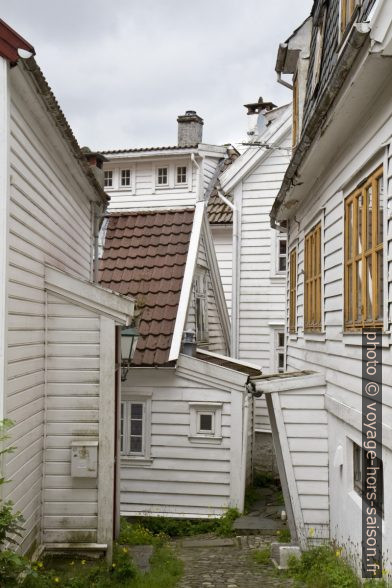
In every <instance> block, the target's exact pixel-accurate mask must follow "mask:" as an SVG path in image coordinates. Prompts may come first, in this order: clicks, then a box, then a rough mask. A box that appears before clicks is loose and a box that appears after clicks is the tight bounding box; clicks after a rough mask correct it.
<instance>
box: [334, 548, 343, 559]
mask: <svg viewBox="0 0 392 588" xmlns="http://www.w3.org/2000/svg"><path fill="white" fill-rule="evenodd" d="M335 555H336V557H340V556H341V555H342V550H341V549H337V550H336V551H335Z"/></svg>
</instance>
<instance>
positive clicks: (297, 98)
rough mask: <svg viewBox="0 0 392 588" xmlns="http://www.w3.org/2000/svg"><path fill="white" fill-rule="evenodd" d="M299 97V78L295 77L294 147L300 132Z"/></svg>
mask: <svg viewBox="0 0 392 588" xmlns="http://www.w3.org/2000/svg"><path fill="white" fill-rule="evenodd" d="M298 115H299V95H298V77H297V76H295V78H294V81H293V147H295V146H296V144H297V142H298V131H299V117H298Z"/></svg>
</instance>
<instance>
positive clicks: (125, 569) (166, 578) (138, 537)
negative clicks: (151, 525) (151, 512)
mask: <svg viewBox="0 0 392 588" xmlns="http://www.w3.org/2000/svg"><path fill="white" fill-rule="evenodd" d="M167 539H168V537H167V536H165V535H164V534H163V533H157V534H154V533H152V532H151V531H150V530H149V529H145V528H143V527H142V526H141V525H131V524H130V523H128V522H126V521H122V523H121V533H120V543H118V544H116V545H115V549H114V554H113V564H112V565H108V564H107V563H106V561H105V560H99V561H97V560H91V559H79V558H75V559H71V558H65V557H62V558H59V557H54V556H51V557H49V556H48V557H47V558H45V559H44V561H43V562H36V563H34V564H32V566H31V570H30V571H29V573H27V575H26V577H25V579H24V581H23V583H22V584H21V586H22V587H23V588H49V587H51V588H53V586H56V585H58V586H63V587H64V588H120V587H124V586H126V587H127V588H174V587H175V586H176V585H177V583H178V580H179V579H180V577H181V575H182V570H183V566H182V562H181V561H180V560H179V559H178V558H177V557H176V556H175V554H174V553H173V550H172V549H171V547H170V546H169V545H168V544H167ZM121 542H123V543H125V544H126V545H124V544H121ZM146 544H147V545H153V546H154V553H153V556H152V557H151V562H150V563H151V570H150V572H148V573H146V574H142V573H141V572H140V571H139V570H138V568H137V566H136V565H135V564H134V562H133V561H132V557H131V555H130V553H129V549H128V547H127V545H146ZM2 586H3V585H2ZM11 586H13V587H14V586H15V584H12V585H11V584H10V585H9V587H8V586H7V588H10V587H11ZM4 587H6V585H4Z"/></svg>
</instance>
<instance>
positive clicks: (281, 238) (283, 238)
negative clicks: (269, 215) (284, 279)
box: [275, 232, 288, 276]
mask: <svg viewBox="0 0 392 588" xmlns="http://www.w3.org/2000/svg"><path fill="white" fill-rule="evenodd" d="M281 241H286V256H285V259H286V267H285V269H283V270H282V269H280V268H279V261H280V259H282V256H281V255H280V243H281ZM275 245H276V248H275V273H276V275H279V276H285V275H286V272H287V246H288V242H287V233H280V232H277V233H276V239H275Z"/></svg>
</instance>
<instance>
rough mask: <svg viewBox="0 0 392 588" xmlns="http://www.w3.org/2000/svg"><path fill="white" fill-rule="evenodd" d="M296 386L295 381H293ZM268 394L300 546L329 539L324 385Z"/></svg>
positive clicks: (305, 384) (305, 385)
mask: <svg viewBox="0 0 392 588" xmlns="http://www.w3.org/2000/svg"><path fill="white" fill-rule="evenodd" d="M297 383H298V382H297ZM307 386H308V384H307V383H306V377H305V379H304V388H306V392H307V393H306V394H304V393H303V391H302V390H301V387H297V388H296V389H291V390H290V386H289V384H287V389H286V390H284V391H281V392H274V393H272V397H273V406H274V412H275V416H276V423H277V427H278V432H279V443H280V447H281V450H282V453H283V457H284V467H285V472H286V478H287V482H288V490H289V494H290V497H291V505H292V508H293V511H294V516H295V520H296V528H297V533H298V536H299V537H298V538H299V541H300V544H301V545H302V546H303V547H304V546H306V545H308V544H309V543H310V544H311V543H313V542H318V541H320V540H321V539H328V538H329V475H328V426H327V411H326V409H325V402H324V399H325V396H324V395H325V386H323V385H314V386H312V387H311V388H309V387H307Z"/></svg>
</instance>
